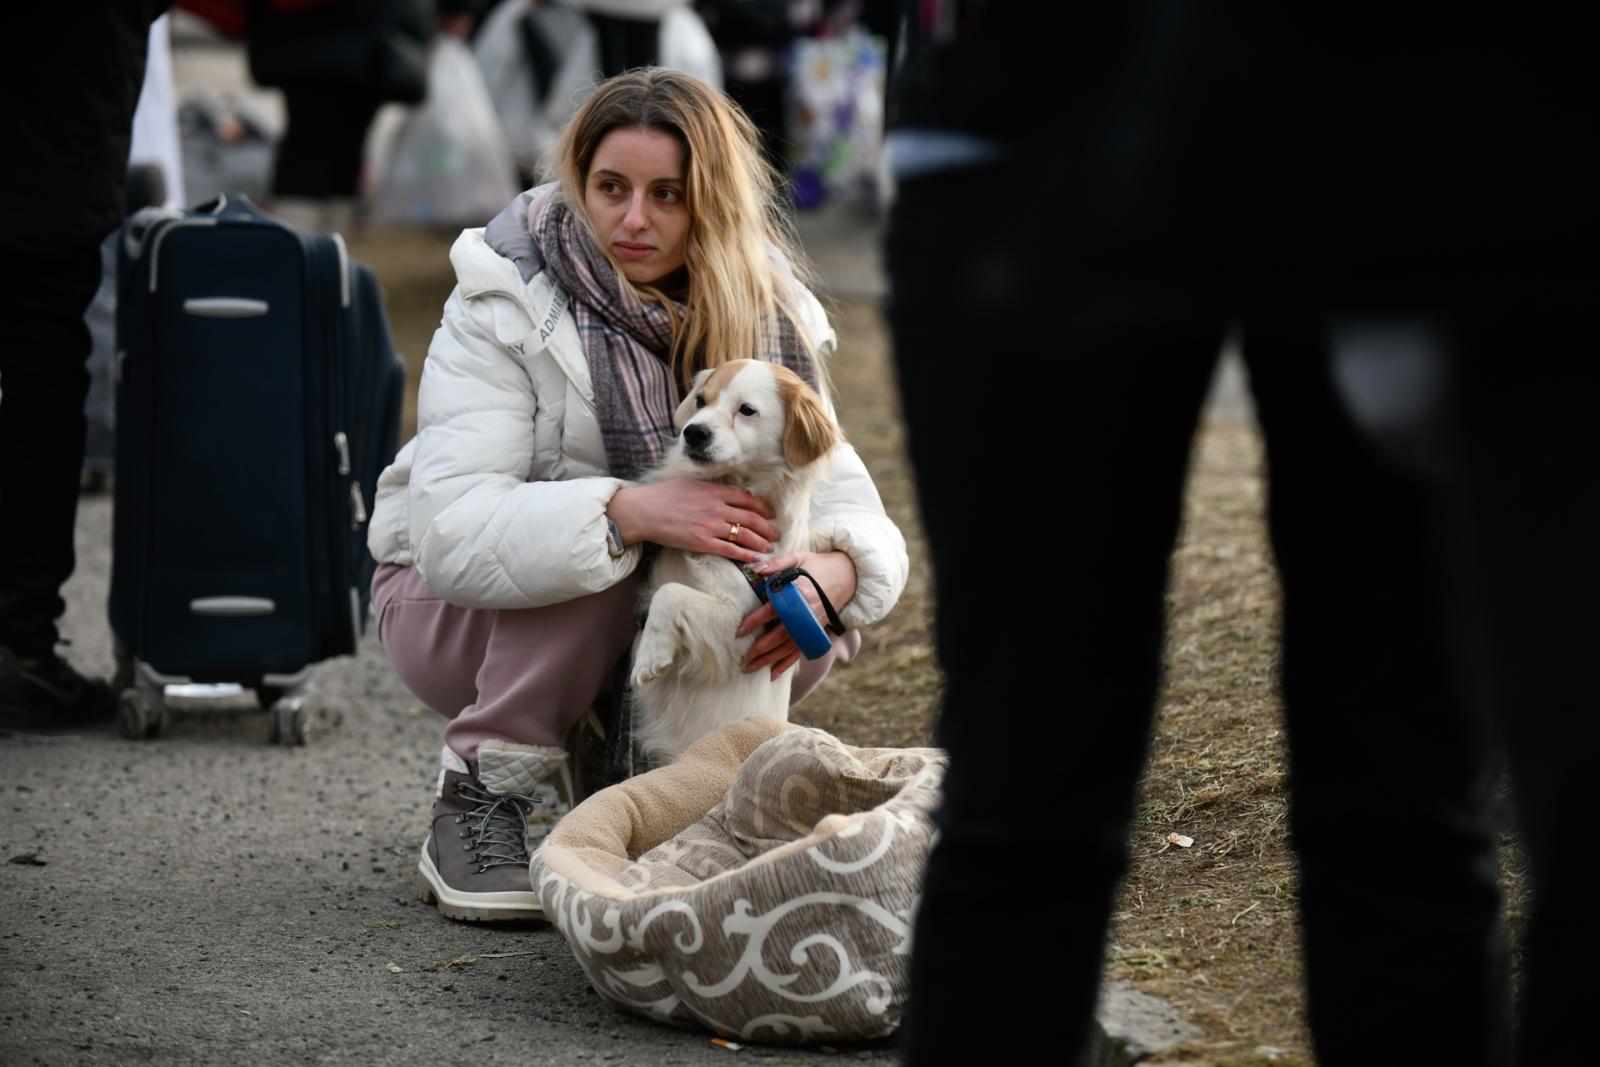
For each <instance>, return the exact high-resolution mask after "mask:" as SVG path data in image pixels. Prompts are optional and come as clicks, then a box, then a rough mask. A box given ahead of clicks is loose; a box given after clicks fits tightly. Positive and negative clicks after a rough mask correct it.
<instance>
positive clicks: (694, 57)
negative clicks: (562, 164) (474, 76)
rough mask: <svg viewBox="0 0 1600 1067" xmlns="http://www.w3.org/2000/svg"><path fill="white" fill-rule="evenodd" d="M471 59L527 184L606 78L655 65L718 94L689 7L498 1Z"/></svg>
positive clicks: (701, 26) (640, 1)
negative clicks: (709, 87)
mask: <svg viewBox="0 0 1600 1067" xmlns="http://www.w3.org/2000/svg"><path fill="white" fill-rule="evenodd" d="M473 53H474V55H476V56H477V59H478V64H479V66H480V67H481V68H482V70H483V76H484V82H485V83H486V84H487V86H488V89H489V95H490V97H491V98H492V99H493V101H494V106H495V111H496V113H497V114H498V115H499V117H500V123H501V126H502V128H503V129H504V130H505V134H506V142H507V143H508V144H509V145H510V146H511V150H512V153H513V154H514V155H515V156H516V160H517V166H518V169H519V170H520V171H521V174H520V177H522V178H523V179H525V180H526V181H530V182H531V181H532V180H533V179H534V178H535V176H536V175H537V174H538V173H539V170H540V164H541V161H542V160H543V159H544V155H545V153H546V152H548V151H549V150H550V147H551V145H553V144H554V143H555V141H556V137H557V136H558V134H559V133H560V131H561V129H562V127H564V126H565V125H566V124H567V122H568V120H570V119H571V118H572V116H573V113H574V112H576V111H577V109H578V106H579V105H580V104H581V103H583V100H584V98H585V97H587V96H588V94H589V93H591V92H592V91H593V90H594V87H595V85H596V84H598V82H600V81H602V80H604V79H605V78H609V77H613V76H614V75H617V74H621V73H622V72H623V71H626V70H632V69H634V68H636V67H644V66H657V67H665V68H668V69H670V70H680V71H683V72H684V73H685V74H688V75H691V76H692V77H695V78H698V79H699V80H700V81H702V82H705V83H706V84H707V85H709V86H711V87H712V88H716V89H720V88H722V85H723V71H722V63H721V60H720V59H719V58H718V56H717V49H716V46H715V44H714V43H713V42H712V39H711V35H710V34H709V33H707V32H706V25H705V22H704V21H703V20H702V19H701V18H700V16H699V15H698V14H697V13H696V11H695V8H694V7H693V5H692V4H691V3H690V0H504V2H502V3H500V4H499V5H498V6H496V7H495V8H494V9H493V10H492V11H490V12H489V14H488V16H487V18H486V19H485V22H484V24H483V26H482V28H481V31H480V32H479V34H478V35H477V38H476V40H475V43H474V45H473Z"/></svg>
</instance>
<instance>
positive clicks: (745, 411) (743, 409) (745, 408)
mask: <svg viewBox="0 0 1600 1067" xmlns="http://www.w3.org/2000/svg"><path fill="white" fill-rule="evenodd" d="M755 413H756V409H755V408H753V407H751V406H750V405H749V404H740V405H739V414H741V415H754V414H755Z"/></svg>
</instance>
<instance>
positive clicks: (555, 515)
mask: <svg viewBox="0 0 1600 1067" xmlns="http://www.w3.org/2000/svg"><path fill="white" fill-rule="evenodd" d="M450 262H451V264H452V265H453V266H454V267H455V271H456V288H455V291H454V292H452V293H451V294H450V298H449V300H448V301H446V303H445V307H444V319H443V322H442V323H441V324H440V326H439V329H438V331H437V332H436V333H435V334H434V336H433V343H432V345H431V346H430V347H429V349H428V360H427V363H426V364H425V365H424V366H423V371H422V384H421V390H420V393H419V396H418V410H417V436H416V437H414V438H413V439H412V440H411V441H410V442H409V443H407V444H406V446H405V447H404V448H402V449H401V450H400V454H399V455H398V456H396V457H395V461H394V462H393V463H392V464H390V465H389V467H388V469H387V470H385V471H384V472H383V474H382V476H381V477H380V478H379V479H378V493H377V500H376V503H375V505H374V507H373V514H372V524H371V527H370V530H369V532H368V536H367V545H368V548H369V549H370V550H371V551H372V554H373V556H374V557H376V558H377V560H378V561H379V562H380V563H397V564H401V565H407V566H410V565H415V566H416V567H417V568H418V570H420V571H421V573H422V576H423V578H424V579H425V580H426V581H427V583H428V585H429V586H430V587H432V588H433V590H434V591H435V592H436V593H438V594H439V595H440V596H441V597H442V598H444V599H445V600H446V601H448V602H450V603H452V604H458V605H461V606H463V607H492V608H528V607H541V606H544V605H547V604H558V603H562V602H564V601H567V600H572V599H574V598H576V597H580V596H586V595H588V594H590V593H596V592H599V591H600V590H602V589H606V588H608V587H610V586H612V585H614V584H616V583H617V582H618V581H620V580H622V579H623V578H625V577H626V576H627V575H628V574H630V573H631V572H632V571H633V569H634V568H635V567H637V566H638V564H639V559H640V556H641V554H642V552H641V546H639V545H634V546H630V547H629V549H628V550H627V551H626V552H625V553H624V554H623V555H622V556H621V557H620V558H617V559H613V558H612V557H611V555H610V553H609V552H607V551H606V514H605V512H606V505H607V504H609V503H610V501H611V496H612V494H613V493H615V492H616V491H617V489H618V488H620V487H621V486H623V485H624V484H626V483H625V482H623V481H621V480H619V479H617V478H613V477H611V476H610V475H608V474H607V473H606V470H607V465H606V452H605V444H604V442H603V440H602V439H601V434H600V426H599V423H598V421H597V420H596V418H595V412H594V390H593V387H592V385H591V382H590V378H589V364H588V360H587V359H586V357H585V356H584V352H583V346H582V342H581V341H580V340H579V337H578V330H577V326H576V325H575V322H574V318H573V315H572V313H571V308H570V298H569V297H568V295H567V293H566V292H565V291H564V290H562V289H561V288H560V287H559V286H557V285H556V284H554V282H553V281H552V280H551V279H550V278H549V276H548V274H547V273H539V274H536V275H534V276H533V278H532V280H531V281H529V282H526V283H524V281H523V280H522V275H521V273H520V272H519V271H518V268H517V265H516V264H515V263H513V262H512V261H511V260H510V259H507V258H505V257H504V256H502V255H501V254H500V253H498V252H496V251H495V250H494V249H493V248H491V247H490V246H489V245H488V244H487V243H486V240H485V236H484V231H483V230H482V229H473V230H467V231H465V232H464V233H462V235H461V236H460V238H458V239H457V240H456V243H455V245H454V247H452V248H451V249H450ZM805 295H806V298H807V299H806V307H805V309H804V312H803V314H802V316H801V317H802V318H803V319H804V320H805V321H804V322H802V323H801V325H802V327H803V328H804V329H805V330H806V331H807V333H808V334H809V335H810V336H811V338H812V340H813V342H814V344H815V345H816V348H817V350H818V356H819V358H825V357H826V356H827V355H829V354H831V352H832V351H833V348H834V346H835V344H836V341H837V338H836V336H835V334H834V332H833V330H832V328H831V327H830V326H829V325H828V320H827V316H826V315H825V314H824V312H823V310H822V308H821V306H820V305H819V304H818V303H817V302H816V300H815V298H814V297H811V295H810V294H809V293H806V294H805ZM832 461H833V466H832V474H831V476H830V477H829V480H828V481H827V482H826V483H825V484H824V485H822V486H821V487H820V488H819V490H818V491H817V493H816V494H815V495H814V497H813V498H812V505H811V540H812V545H811V547H812V549H813V550H814V551H819V552H822V551H832V550H838V551H842V552H845V553H846V554H848V555H849V556H850V558H851V560H852V561H853V562H854V564H855V568H856V595H855V599H853V600H852V601H851V602H850V604H849V605H847V606H846V607H844V608H843V609H842V610H841V612H840V614H841V616H842V618H843V621H844V622H845V623H846V625H849V626H852V627H856V626H864V625H868V624H870V623H873V622H876V621H877V620H879V619H881V618H883V616H885V615H887V614H888V613H889V610H890V609H891V608H893V607H894V605H895V602H896V601H897V600H899V598H900V592H901V590H902V589H904V588H905V582H906V574H907V567H908V564H907V559H906V546H905V538H904V537H902V536H901V534H900V531H899V529H898V528H897V527H896V526H895V524H894V523H893V522H892V521H891V520H890V519H889V517H888V516H887V515H886V514H885V513H884V510H883V502H882V500H881V499H880V498H879V496H878V490H877V487H876V486H874V485H873V484H872V477H871V475H869V474H868V473H867V469H866V466H865V465H864V464H863V463H862V462H861V457H860V456H858V455H857V454H856V452H855V449H853V448H851V447H850V446H849V445H848V444H840V445H839V447H838V448H836V449H835V450H834V453H833V457H832Z"/></svg>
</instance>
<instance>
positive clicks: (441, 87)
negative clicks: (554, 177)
mask: <svg viewBox="0 0 1600 1067" xmlns="http://www.w3.org/2000/svg"><path fill="white" fill-rule="evenodd" d="M375 172H376V174H377V175H378V183H377V189H376V190H375V192H374V195H373V203H372V213H373V217H374V218H375V219H376V220H377V221H378V222H380V223H386V224H393V223H409V224H415V225H425V226H444V225H451V226H482V225H483V224H484V223H486V222H488V221H489V219H491V218H493V217H494V216H495V215H496V214H497V213H499V211H500V209H501V208H503V207H505V206H506V204H507V203H509V202H510V201H511V198H512V197H514V196H516V195H517V189H516V183H515V180H514V177H515V174H516V169H515V165H514V164H513V162H512V159H511V152H510V150H509V149H508V148H507V147H506V139H505V134H504V133H503V132H502V131H501V129H500V120H499V119H498V118H496V117H495V113H494V105H493V104H491V103H490V101H489V93H488V90H487V89H485V88H484V84H483V75H482V74H481V73H480V72H479V70H478V64H477V62H476V61H475V60H474V59H473V58H472V52H471V51H470V50H469V49H468V48H467V46H466V45H465V44H463V43H462V42H461V41H459V40H457V39H456V38H454V37H440V38H439V39H438V40H436V41H434V43H433V51H432V54H431V55H430V56H429V59H428V99H427V100H426V101H424V102H423V103H422V104H421V106H419V107H417V108H415V109H413V110H412V111H411V112H410V114H408V115H407V116H406V119H405V121H404V122H403V123H402V124H401V126H400V129H399V131H398V132H397V133H396V134H395V136H394V140H393V142H392V143H391V144H390V146H389V149H388V152H387V158H385V159H383V160H380V161H378V163H377V166H376V167H375Z"/></svg>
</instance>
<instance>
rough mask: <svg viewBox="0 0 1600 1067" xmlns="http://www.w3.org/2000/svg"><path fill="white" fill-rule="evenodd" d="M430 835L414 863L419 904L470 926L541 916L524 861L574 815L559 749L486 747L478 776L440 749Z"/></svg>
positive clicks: (567, 774)
mask: <svg viewBox="0 0 1600 1067" xmlns="http://www.w3.org/2000/svg"><path fill="white" fill-rule="evenodd" d="M439 764H440V766H439V785H438V788H437V789H436V791H435V794H434V796H435V799H434V802H433V829H432V832H430V833H429V834H428V840H427V841H425V842H423V845H422V855H421V857H420V859H419V860H418V863H417V899H419V900H421V901H423V902H425V903H428V904H434V903H437V904H438V905H439V913H440V914H441V915H444V916H445V917H447V918H451V919H463V920H466V921H469V922H506V921H513V920H519V919H537V918H541V917H543V915H544V909H543V908H541V907H540V906H539V895H538V893H536V892H535V891H534V888H533V884H532V883H531V882H530V881H529V880H528V857H529V854H530V853H531V852H532V851H533V850H534V849H536V848H538V847H539V845H540V843H541V842H543V841H544V839H545V836H546V835H547V834H549V833H550V831H551V830H552V829H554V827H555V824H556V822H557V820H559V819H560V818H561V816H563V815H565V814H566V813H567V812H568V811H570V810H572V773H571V770H570V769H569V767H568V763H567V754H566V752H565V751H564V750H563V749H559V748H547V747H544V746H542V745H518V744H513V743H512V742H509V741H485V742H484V743H483V744H482V745H480V746H478V774H477V777H473V775H472V774H471V772H470V769H469V768H468V767H467V764H466V761H465V760H463V759H462V758H461V757H460V756H458V755H456V754H455V752H453V751H451V749H450V748H449V747H446V748H445V749H444V750H443V751H442V752H441V753H440V754H439Z"/></svg>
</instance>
